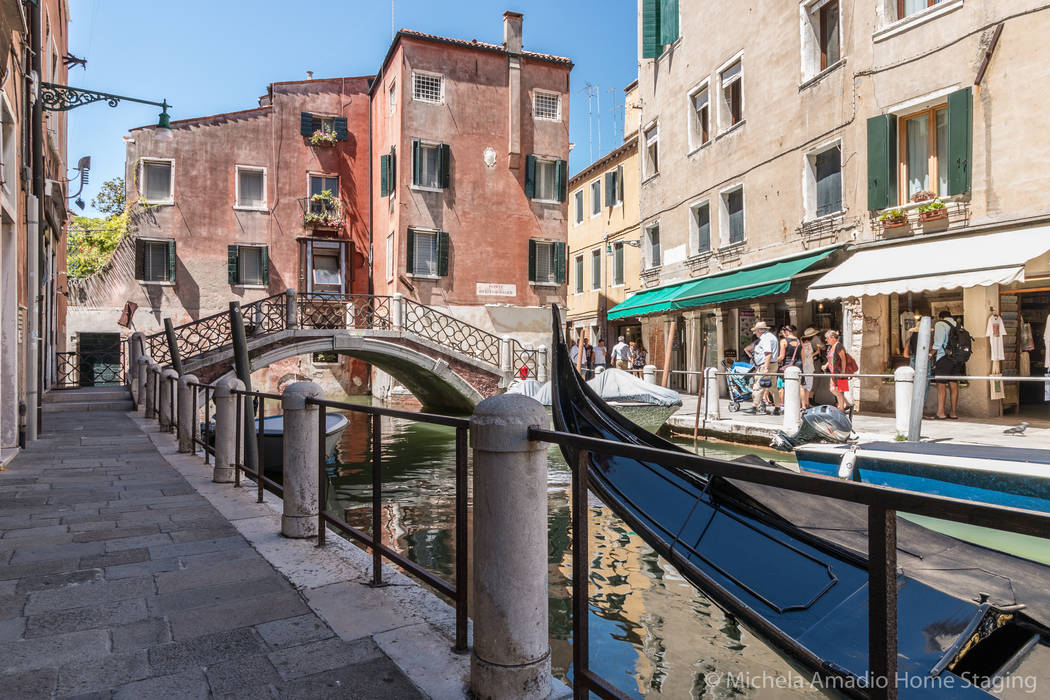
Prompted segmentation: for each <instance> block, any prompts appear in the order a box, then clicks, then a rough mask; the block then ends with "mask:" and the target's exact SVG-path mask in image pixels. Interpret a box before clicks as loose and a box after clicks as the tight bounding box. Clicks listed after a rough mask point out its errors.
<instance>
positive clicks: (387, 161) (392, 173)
mask: <svg viewBox="0 0 1050 700" xmlns="http://www.w3.org/2000/svg"><path fill="white" fill-rule="evenodd" d="M396 184H397V152H396V151H395V150H394V147H393V146H391V147H390V152H389V153H387V154H386V155H382V156H379V196H380V197H388V196H389V197H393V196H394V192H395V191H396V190H397V187H396Z"/></svg>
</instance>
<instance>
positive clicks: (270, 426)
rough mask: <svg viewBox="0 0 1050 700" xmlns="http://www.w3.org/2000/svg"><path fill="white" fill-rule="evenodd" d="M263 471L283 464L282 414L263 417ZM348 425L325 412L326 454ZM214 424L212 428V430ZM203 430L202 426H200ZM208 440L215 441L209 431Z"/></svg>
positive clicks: (276, 470) (277, 471)
mask: <svg viewBox="0 0 1050 700" xmlns="http://www.w3.org/2000/svg"><path fill="white" fill-rule="evenodd" d="M262 420H263V443H262V444H263V455H262V456H263V471H264V472H266V473H268V474H280V473H281V471H282V466H283V464H284V416H283V415H281V414H278V415H275V416H266V417H264V418H263V419H262ZM348 425H350V420H349V419H348V418H347V417H346V416H344V415H342V414H339V413H326V414H325V441H324V449H325V454H326V455H331V454H332V453H333V452H334V451H335V448H336V445H338V444H339V436H340V435H342V433H343V431H344V430H346V426H348ZM214 429H215V428H214V425H213V426H212V430H214ZM202 430H203V426H202ZM258 435H259V419H258V418H256V419H255V427H254V428H253V435H252V437H253V438H256V439H257V436H258ZM210 441H211V443H212V444H214V442H215V434H214V433H211V436H210Z"/></svg>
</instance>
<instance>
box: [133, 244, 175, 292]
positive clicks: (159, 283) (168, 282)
mask: <svg viewBox="0 0 1050 700" xmlns="http://www.w3.org/2000/svg"><path fill="white" fill-rule="evenodd" d="M138 239H139V240H140V241H142V242H143V243H163V244H164V245H166V246H169V248H168V249H169V250H170V249H171V248H170V244H171V242H172V240H174V239H171V238H152V237H149V236H139V237H138ZM143 254H145V253H143ZM178 257H179V244H178V242H176V243H175V259H176V260H178ZM168 265H169V266H170V265H171V261H170V260H169V261H168ZM176 272H178V270H176ZM136 273H137V271H136ZM135 281H136V282H138V283H139V284H152V285H156V286H159V287H174V286H175V282H174V281H172V280H169V279H168V278H167V277H165V278H164V279H162V280H135Z"/></svg>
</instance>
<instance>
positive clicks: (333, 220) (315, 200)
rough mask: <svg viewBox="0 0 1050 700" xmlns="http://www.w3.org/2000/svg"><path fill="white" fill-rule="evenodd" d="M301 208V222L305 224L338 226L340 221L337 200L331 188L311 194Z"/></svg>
mask: <svg viewBox="0 0 1050 700" xmlns="http://www.w3.org/2000/svg"><path fill="white" fill-rule="evenodd" d="M303 210H304V211H303V224H305V225H307V226H339V225H340V223H341V222H342V216H341V212H340V207H339V200H337V199H336V197H335V195H334V194H332V191H331V190H322V191H321V192H318V193H317V194H314V195H311V196H310V197H309V199H308V201H307V203H306V205H304V206H303Z"/></svg>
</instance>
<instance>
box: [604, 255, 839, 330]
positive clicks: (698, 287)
mask: <svg viewBox="0 0 1050 700" xmlns="http://www.w3.org/2000/svg"><path fill="white" fill-rule="evenodd" d="M833 252H835V251H834V249H832V250H825V251H823V252H820V253H814V254H813V255H807V256H805V257H801V258H793V259H791V260H782V261H780V262H775V263H770V264H768V265H760V266H757V267H750V268H747V269H744V270H736V271H733V272H723V273H719V274H717V275H708V276H707V277H701V278H700V279H695V280H688V281H685V282H680V283H678V284H673V285H668V286H666V287H659V288H657V289H647V290H645V291H644V292H638V293H637V294H633V295H631V296H630V297H629V298H627V299H625V300H624V301H622V302H620V303H619V304H617V305H616V306H614V307H613V308H611V309H609V320H610V321H612V320H615V319H618V318H624V317H625V316H646V315H648V314H655V313H660V312H661V311H670V310H675V309H691V308H694V307H697V306H709V305H711V304H721V303H724V302H727V301H737V300H740V299H754V298H756V297H764V296H769V295H771V294H784V293H786V292H787V291H788V290H789V289H791V279H792V278H793V277H794V276H795V275H797V274H799V273H800V272H802V271H804V270H805V269H807V268H808V267H810V266H811V265H814V264H816V263H817V262H820V261H821V260H823V259H824V258H826V257H828V256H829V255H831V254H832V253H833Z"/></svg>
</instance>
